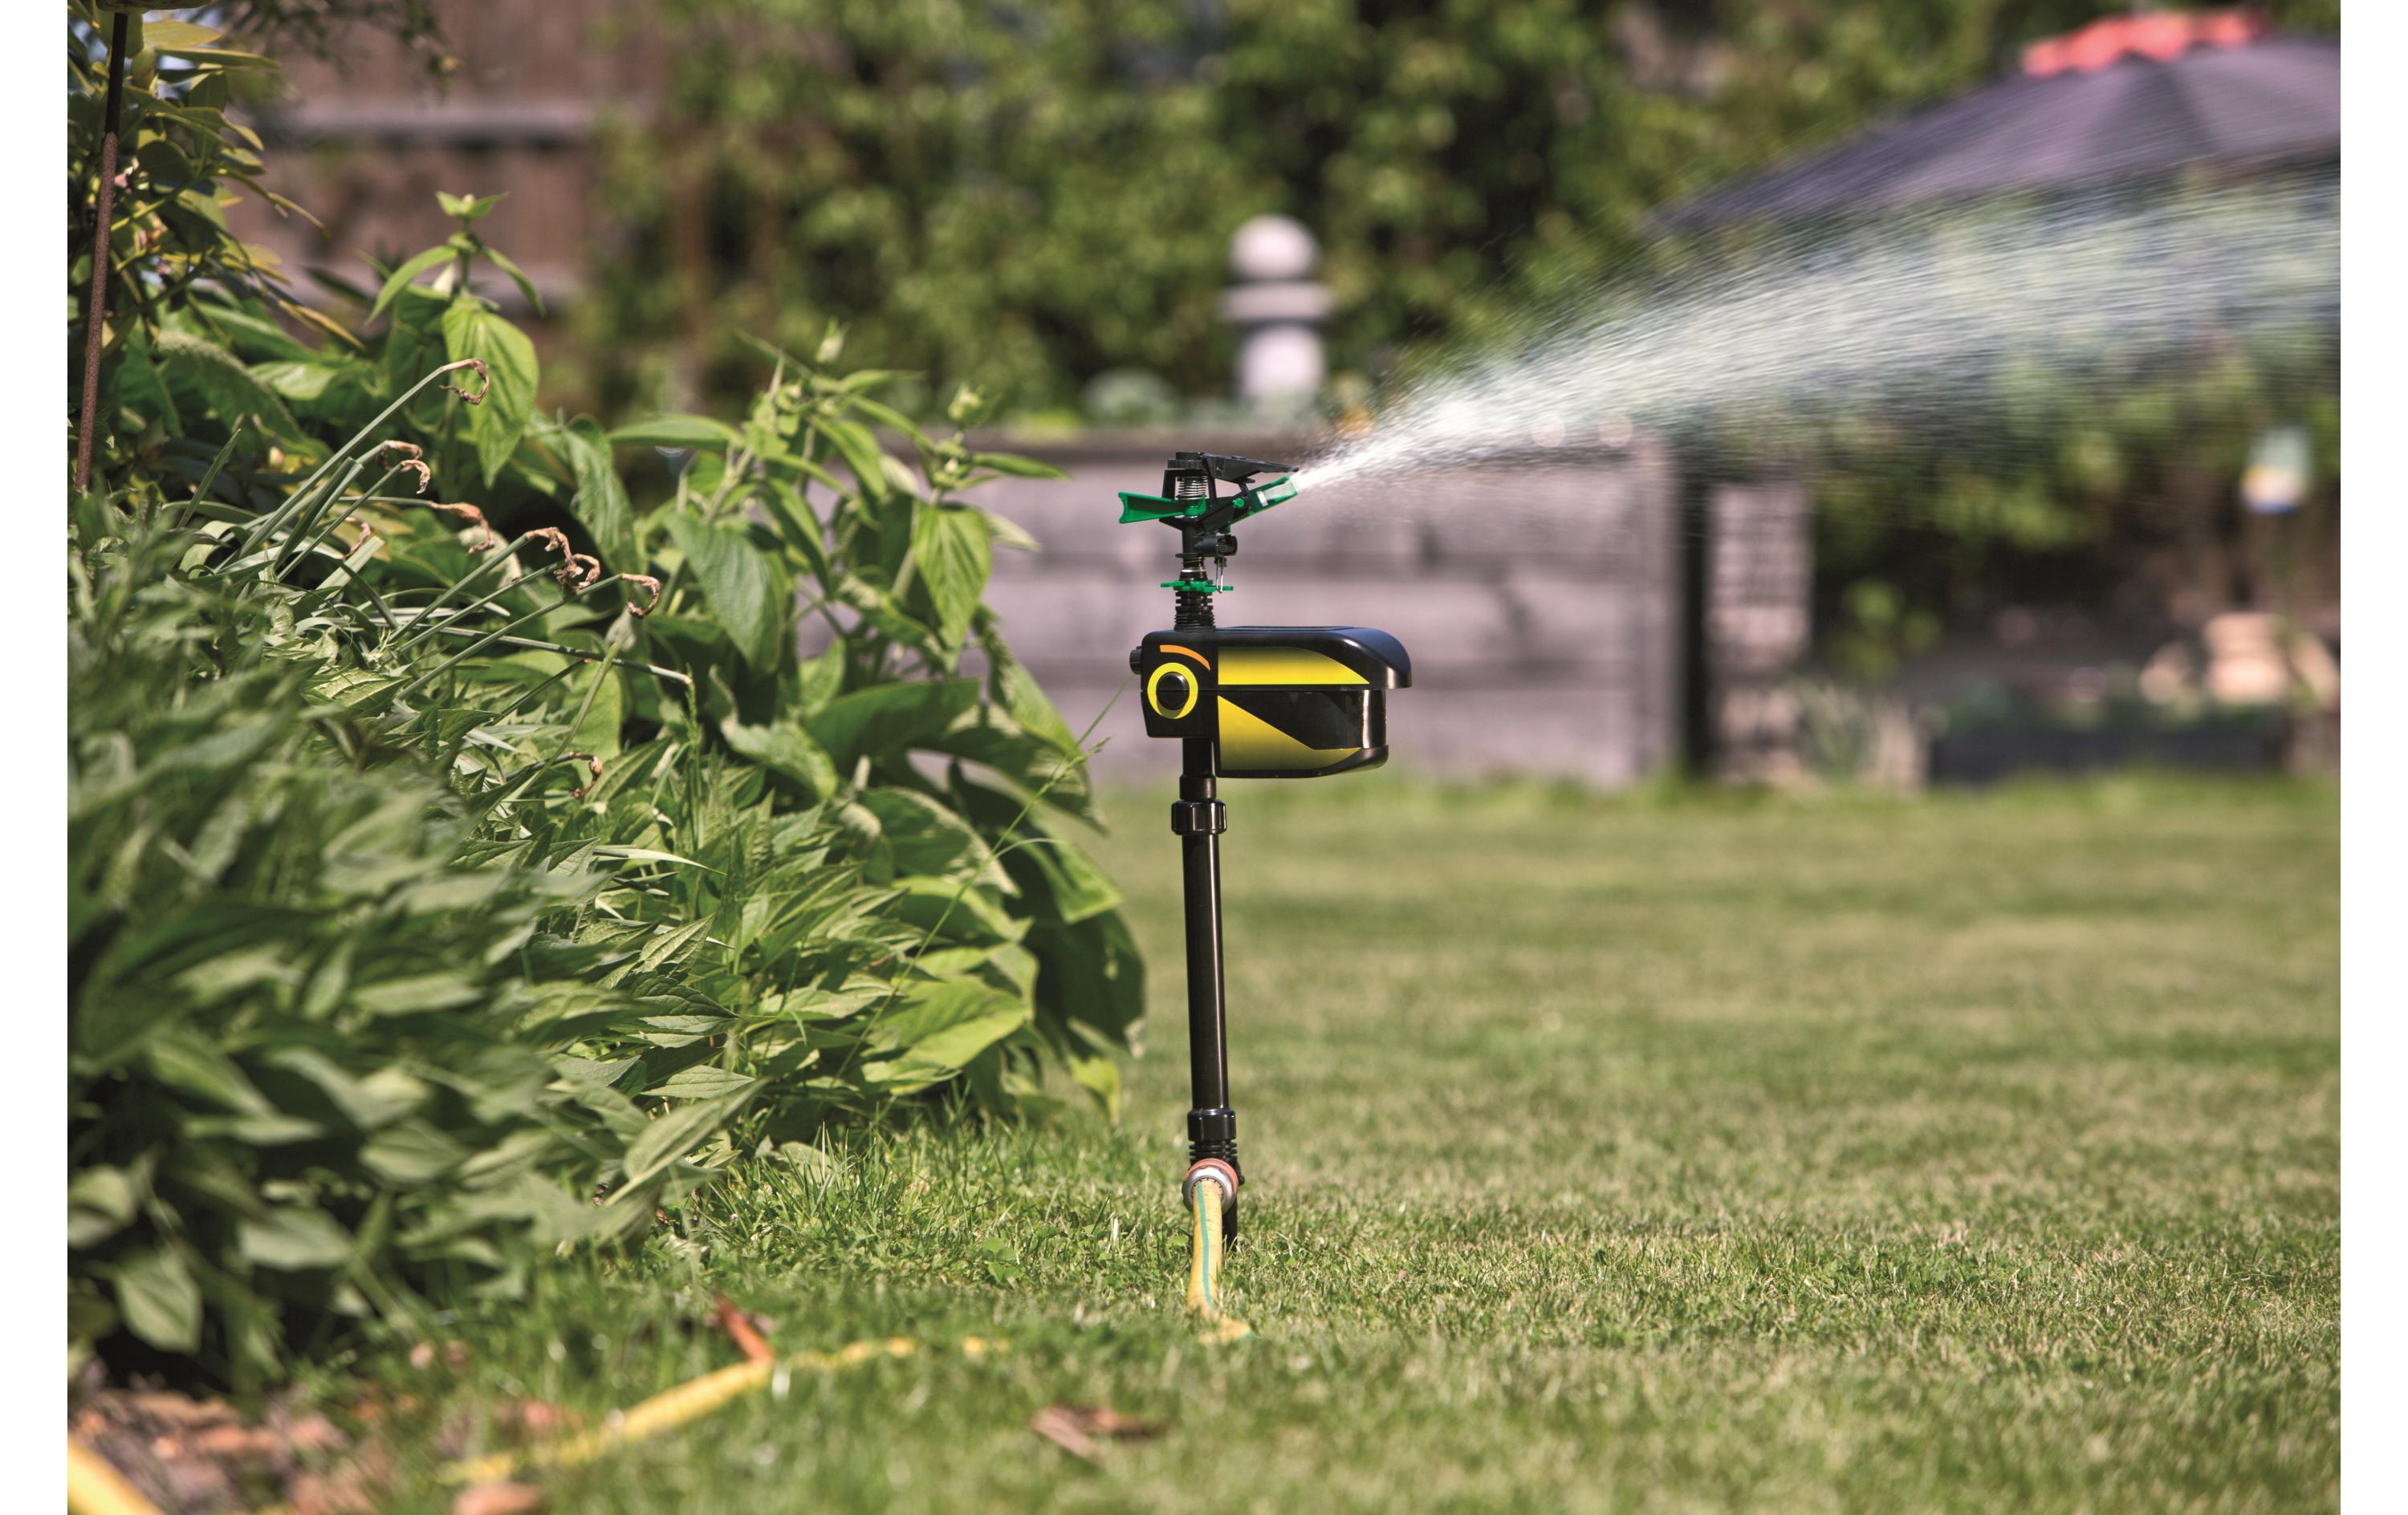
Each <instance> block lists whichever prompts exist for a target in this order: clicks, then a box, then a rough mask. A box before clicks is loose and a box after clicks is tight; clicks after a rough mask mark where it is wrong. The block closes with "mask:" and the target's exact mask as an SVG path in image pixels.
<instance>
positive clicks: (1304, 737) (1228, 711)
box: [1129, 626, 1413, 779]
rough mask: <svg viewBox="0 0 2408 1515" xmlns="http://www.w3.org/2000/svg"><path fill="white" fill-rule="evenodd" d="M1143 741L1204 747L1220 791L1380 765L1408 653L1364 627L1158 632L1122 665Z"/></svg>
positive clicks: (1408, 680)
mask: <svg viewBox="0 0 2408 1515" xmlns="http://www.w3.org/2000/svg"><path fill="white" fill-rule="evenodd" d="M1129 666H1130V668H1132V669H1133V670H1135V672H1136V674H1137V676H1138V686H1139V692H1140V698H1141V700H1142V703H1143V704H1144V707H1145V734H1146V735H1147V736H1176V737H1183V738H1191V739H1192V738H1197V737H1203V738H1208V739H1210V740H1211V742H1212V744H1213V750H1214V756H1215V759H1216V761H1215V763H1214V765H1213V766H1214V769H1215V771H1216V772H1217V773H1218V774H1219V775H1220V776H1221V777H1223V778H1227V779H1318V778H1322V777H1324V776H1326V775H1328V774H1335V773H1352V772H1354V771H1355V770H1356V769H1358V768H1376V767H1378V766H1379V765H1381V764H1383V763H1385V762H1386V761H1387V760H1388V709H1387V692H1388V691H1389V690H1392V689H1404V688H1406V687H1408V686H1410V685H1411V684H1412V681H1413V666H1412V658H1410V657H1408V656H1407V655H1406V653H1405V649H1404V644H1403V643H1401V642H1399V641H1398V640H1397V639H1396V638H1395V637H1394V636H1389V635H1388V634H1387V633H1386V632H1384V631H1373V630H1371V629H1370V628H1369V627H1368V626H1198V627H1194V628H1191V629H1188V630H1184V631H1154V632H1148V633H1146V635H1145V639H1144V640H1143V641H1142V642H1140V644H1139V645H1138V648H1137V650H1135V651H1134V652H1131V653H1130V654H1129Z"/></svg>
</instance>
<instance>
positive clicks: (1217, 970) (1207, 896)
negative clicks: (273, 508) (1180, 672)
mask: <svg viewBox="0 0 2408 1515" xmlns="http://www.w3.org/2000/svg"><path fill="white" fill-rule="evenodd" d="M1180 745H1181V749H1182V750H1183V754H1184V758H1185V761H1184V763H1183V765H1182V767H1183V772H1182V773H1181V774H1180V777H1179V800H1178V803H1176V804H1174V805H1172V806H1171V808H1170V829H1171V831H1172V832H1173V833H1175V834H1176V835H1177V836H1178V837H1179V848H1180V877H1181V882H1182V884H1183V889H1184V895H1185V906H1186V915H1187V1060H1188V1093H1189V1099H1190V1103H1191V1105H1192V1107H1193V1108H1190V1109H1189V1110H1188V1112H1187V1160H1188V1162H1189V1163H1191V1164H1193V1163H1198V1162H1201V1161H1203V1160H1204V1159H1206V1158H1217V1159H1218V1160H1220V1161H1221V1162H1224V1163H1226V1164H1228V1165H1229V1167H1230V1169H1231V1170H1232V1171H1233V1172H1236V1171H1238V1112H1237V1111H1235V1110H1233V1109H1231V1108H1229V1039H1228V1030H1227V1010H1228V1005H1227V1000H1226V995H1225V993H1224V990H1223V986H1222V978H1221V833H1223V832H1225V831H1226V830H1228V829H1229V811H1228V808H1227V807H1226V806H1225V805H1223V804H1222V803H1221V801H1220V800H1219V799H1218V798H1217V797H1216V795H1215V793H1214V784H1213V773H1212V743H1211V740H1210V739H1207V738H1194V737H1191V738H1189V739H1188V740H1186V741H1184V742H1183V743H1181V744H1180ZM1238 1181H1239V1182H1240V1183H1243V1182H1244V1181H1245V1178H1244V1175H1243V1173H1242V1172H1240V1173H1239V1179H1238ZM1237 1210H1238V1207H1237V1196H1236V1195H1235V1194H1232V1195H1230V1196H1229V1205H1228V1217H1229V1223H1228V1233H1227V1234H1228V1236H1229V1239H1230V1240H1231V1241H1232V1242H1234V1241H1236V1240H1237V1223H1238V1214H1237Z"/></svg>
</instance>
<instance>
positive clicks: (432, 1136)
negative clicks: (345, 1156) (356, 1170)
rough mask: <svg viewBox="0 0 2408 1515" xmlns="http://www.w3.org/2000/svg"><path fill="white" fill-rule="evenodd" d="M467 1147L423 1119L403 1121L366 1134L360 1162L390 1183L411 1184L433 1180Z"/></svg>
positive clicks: (456, 1162)
mask: <svg viewBox="0 0 2408 1515" xmlns="http://www.w3.org/2000/svg"><path fill="white" fill-rule="evenodd" d="M468 1155H469V1154H468V1149H467V1148H466V1147H463V1146H462V1145H460V1143H458V1142H457V1141H454V1140H452V1138H451V1137H450V1136H445V1135H444V1134H443V1133H442V1132H441V1131H440V1130H438V1129H437V1127H436V1126H435V1125H434V1124H433V1123H431V1122H426V1121H417V1120H413V1121H404V1122H401V1123H400V1124H399V1125H395V1126H390V1127H388V1128H386V1129H385V1130H382V1131H380V1132H378V1133H377V1134H376V1135H375V1136H370V1137H369V1138H368V1139H367V1140H366V1142H364V1143H362V1144H361V1146H360V1163H361V1165H362V1166H364V1167H366V1169H367V1170H368V1171H369V1172H370V1173H373V1174H375V1175H376V1176H377V1177H378V1178H380V1179H383V1180H384V1181H385V1182H387V1183H390V1184H396V1185H400V1186H402V1187H405V1188H408V1187H415V1186H417V1185H419V1184H427V1183H433V1182H434V1181H435V1180H436V1179H440V1178H441V1177H443V1176H444V1175H445V1174H447V1173H449V1172H451V1171H452V1169H453V1168H455V1167H458V1166H459V1165H461V1163H463V1162H464V1161H466V1159H467V1157H468Z"/></svg>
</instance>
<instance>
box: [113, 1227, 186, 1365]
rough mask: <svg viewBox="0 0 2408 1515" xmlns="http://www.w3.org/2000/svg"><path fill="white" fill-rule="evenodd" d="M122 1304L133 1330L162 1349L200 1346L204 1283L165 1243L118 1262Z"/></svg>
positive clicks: (183, 1349) (119, 1301)
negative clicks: (197, 1281)
mask: <svg viewBox="0 0 2408 1515" xmlns="http://www.w3.org/2000/svg"><path fill="white" fill-rule="evenodd" d="M117 1310H118V1313H119V1314H120V1315H122V1316H123V1317H124V1320H125V1328H126V1329H127V1330H129V1331H131V1332H133V1333H134V1334H135V1335H136V1336H140V1337H141V1338H142V1339H143V1340H145V1341H147V1342H149V1343H150V1345H151V1346H153V1347H156V1348H158V1349H159V1350H160V1351H171V1352H189V1351H198V1350H199V1349H200V1345H201V1286H200V1285H199V1284H198V1283H196V1282H194V1281H193V1274H192V1270H191V1269H190V1268H188V1267H186V1266H185V1265H184V1261H183V1259H182V1258H180V1257H179V1256H177V1255H176V1254H175V1253H174V1252H172V1251H167V1250H165V1248H153V1249H151V1250H150V1251H144V1252H136V1254H135V1255H134V1256H132V1257H129V1258H127V1259H126V1260H125V1261H124V1262H122V1263H121V1264H119V1265H118V1267H117Z"/></svg>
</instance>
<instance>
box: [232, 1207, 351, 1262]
mask: <svg viewBox="0 0 2408 1515" xmlns="http://www.w3.org/2000/svg"><path fill="white" fill-rule="evenodd" d="M235 1236H236V1244H237V1245H238V1246H240V1247H241V1249H242V1255H243V1257H244V1258H245V1259H246V1260H247V1261H249V1262H251V1263H255V1264H257V1265H259V1266H261V1267H272V1268H277V1269H279V1270H281V1271H284V1272H298V1271H300V1270H302V1269H305V1268H322V1267H340V1266H342V1265H344V1264H345V1263H348V1262H350V1261H351V1233H349V1232H347V1231H345V1230H344V1229H343V1228H342V1227H341V1226H339V1225H337V1224H336V1223H335V1220H334V1217H332V1216H330V1215H328V1214H327V1213H326V1212H325V1211H323V1210H320V1209H308V1208H300V1207H297V1206H279V1207H278V1208H275V1209H272V1210H270V1211H268V1213H267V1215H266V1216H265V1219H262V1220H257V1221H244V1222H241V1223H240V1224H238V1225H237V1226H236V1227H235Z"/></svg>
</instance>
